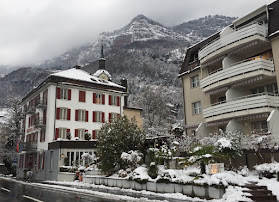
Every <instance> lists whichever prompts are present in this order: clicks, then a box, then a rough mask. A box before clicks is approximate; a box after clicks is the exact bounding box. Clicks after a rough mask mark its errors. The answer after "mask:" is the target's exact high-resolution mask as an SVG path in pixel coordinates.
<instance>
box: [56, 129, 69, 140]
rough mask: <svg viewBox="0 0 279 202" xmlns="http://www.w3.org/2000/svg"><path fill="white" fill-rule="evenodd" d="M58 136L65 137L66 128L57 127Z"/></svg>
mask: <svg viewBox="0 0 279 202" xmlns="http://www.w3.org/2000/svg"><path fill="white" fill-rule="evenodd" d="M58 137H59V138H61V139H66V138H67V128H59V135H58Z"/></svg>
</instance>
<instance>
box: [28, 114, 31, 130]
mask: <svg viewBox="0 0 279 202" xmlns="http://www.w3.org/2000/svg"><path fill="white" fill-rule="evenodd" d="M28 121H29V122H28V127H29V128H30V126H31V117H30V116H29V120H28Z"/></svg>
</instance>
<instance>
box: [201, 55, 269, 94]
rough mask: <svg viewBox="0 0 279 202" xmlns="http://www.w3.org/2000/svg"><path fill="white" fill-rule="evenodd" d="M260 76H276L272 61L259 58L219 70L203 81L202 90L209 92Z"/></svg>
mask: <svg viewBox="0 0 279 202" xmlns="http://www.w3.org/2000/svg"><path fill="white" fill-rule="evenodd" d="M259 75H264V76H274V64H273V61H272V60H270V59H264V58H261V56H258V57H255V58H251V59H248V60H245V61H241V62H239V63H236V64H233V65H232V66H231V67H227V68H225V69H220V70H217V71H215V72H212V73H211V74H210V75H209V76H207V77H205V78H203V79H202V80H201V88H202V90H203V92H207V91H211V90H214V89H217V88H221V87H224V86H227V85H231V84H233V83H237V82H239V81H241V80H247V79H250V78H254V77H256V76H259Z"/></svg>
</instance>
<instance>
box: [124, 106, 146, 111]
mask: <svg viewBox="0 0 279 202" xmlns="http://www.w3.org/2000/svg"><path fill="white" fill-rule="evenodd" d="M123 108H124V109H131V110H138V111H142V110H143V109H142V108H136V107H127V106H124V107H123Z"/></svg>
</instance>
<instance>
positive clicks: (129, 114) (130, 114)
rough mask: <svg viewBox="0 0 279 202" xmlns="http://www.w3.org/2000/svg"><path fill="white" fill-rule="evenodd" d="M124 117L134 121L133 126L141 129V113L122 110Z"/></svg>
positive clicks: (132, 110)
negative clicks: (135, 125)
mask: <svg viewBox="0 0 279 202" xmlns="http://www.w3.org/2000/svg"><path fill="white" fill-rule="evenodd" d="M124 115H125V116H126V117H127V119H128V120H130V121H135V124H137V126H138V127H139V128H140V129H142V124H143V123H142V117H141V111H139V110H134V109H127V108H125V109H124Z"/></svg>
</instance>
